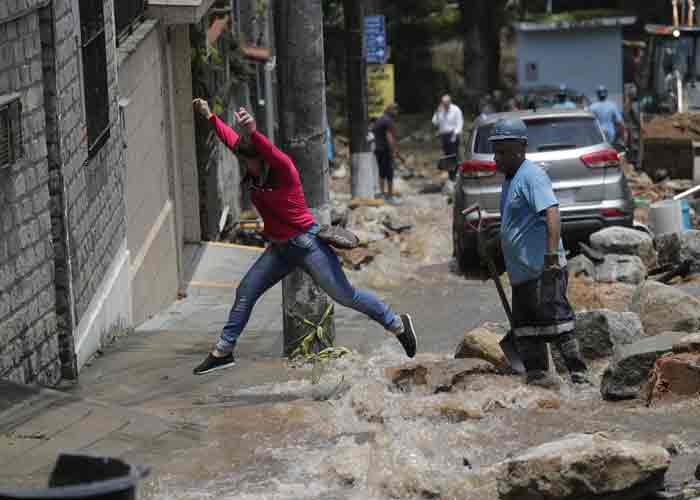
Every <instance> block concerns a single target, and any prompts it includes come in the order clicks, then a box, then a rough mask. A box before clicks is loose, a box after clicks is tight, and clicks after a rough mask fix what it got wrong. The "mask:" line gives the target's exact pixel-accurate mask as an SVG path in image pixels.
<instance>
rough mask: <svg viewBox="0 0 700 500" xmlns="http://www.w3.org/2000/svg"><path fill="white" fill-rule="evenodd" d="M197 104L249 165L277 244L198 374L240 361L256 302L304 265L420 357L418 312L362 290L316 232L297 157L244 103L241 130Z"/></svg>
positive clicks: (239, 292) (249, 182)
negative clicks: (260, 126) (237, 352)
mask: <svg viewBox="0 0 700 500" xmlns="http://www.w3.org/2000/svg"><path fill="white" fill-rule="evenodd" d="M193 104H194V107H195V109H196V111H197V112H199V113H201V114H202V115H203V116H204V117H205V118H206V119H207V120H209V122H211V124H212V126H213V127H214V130H215V131H216V134H217V135H218V136H219V139H220V140H221V141H222V142H223V143H224V144H225V145H226V146H227V147H228V148H229V149H230V150H231V151H232V152H233V153H234V154H235V155H236V156H237V158H238V159H239V160H240V163H241V165H242V166H243V167H244V168H245V172H246V175H245V178H244V180H243V183H242V187H243V188H245V189H249V190H250V192H251V195H250V197H251V200H252V202H253V205H254V206H255V208H256V209H257V211H258V212H259V213H260V216H261V217H262V219H263V222H264V225H265V229H264V233H265V236H266V237H267V239H268V240H269V241H270V244H269V245H268V246H267V248H266V249H265V251H264V252H263V253H262V255H260V257H259V258H258V259H257V260H256V261H255V263H254V264H253V267H251V268H250V269H249V270H248V272H247V273H246V275H245V277H244V278H243V280H241V282H240V284H239V285H238V288H237V289H236V300H235V302H234V304H233V307H232V308H231V311H230V313H229V317H228V321H227V322H226V324H225V325H224V327H223V330H222V332H221V337H220V338H219V341H218V342H217V343H216V345H215V346H214V348H213V350H212V351H211V352H210V353H209V354H208V355H207V357H206V359H204V361H202V363H200V364H199V365H198V366H197V367H196V368H195V369H194V374H195V375H203V374H205V373H210V372H213V371H215V370H221V369H223V368H228V367H231V366H233V365H234V364H235V359H234V356H233V350H234V348H235V346H236V343H237V342H238V339H239V337H240V335H241V333H242V332H243V329H244V328H245V326H246V324H247V323H248V320H249V318H250V315H251V313H252V312H253V307H254V306H255V303H256V302H257V300H258V299H259V298H260V296H262V294H263V293H265V292H266V291H267V290H269V289H270V288H272V286H274V285H275V284H276V283H278V282H280V281H281V280H282V279H283V278H284V277H285V276H287V275H288V274H289V273H291V272H292V271H294V270H295V269H297V268H300V269H302V270H304V271H305V272H306V273H308V274H309V276H311V278H312V279H313V280H314V282H315V283H316V284H317V285H318V286H319V287H320V288H321V289H322V290H324V291H325V292H326V293H327V294H328V295H330V297H331V298H332V299H333V300H335V301H336V302H339V303H340V304H342V305H344V306H346V307H350V308H352V309H354V310H356V311H359V312H361V313H364V314H365V315H367V316H368V317H369V318H371V319H373V320H374V321H376V322H377V323H379V324H381V325H382V326H383V327H384V328H385V329H386V330H387V331H389V332H391V333H392V334H394V335H396V338H397V340H398V342H400V343H401V345H402V346H403V348H404V350H405V351H406V354H407V355H408V356H409V357H413V356H415V354H416V346H417V339H416V334H415V331H414V328H413V322H412V320H411V317H410V316H409V315H408V314H402V315H400V316H399V315H398V314H396V313H394V312H393V311H392V310H391V308H389V306H388V305H386V304H385V303H384V302H382V301H380V300H379V299H378V298H377V297H376V296H375V295H374V294H372V293H370V292H367V291H364V290H358V289H356V288H354V287H353V286H352V285H351V284H350V282H349V281H348V278H347V277H346V276H345V273H344V272H343V268H342V266H341V264H340V260H339V259H338V256H337V255H336V254H335V252H334V251H333V249H332V248H331V247H330V245H328V244H327V243H326V242H325V241H322V240H320V239H319V238H318V237H317V236H316V235H317V234H318V232H319V230H320V226H319V225H318V224H317V223H316V222H315V221H314V218H313V215H312V214H311V211H310V210H309V208H308V207H307V205H306V200H305V199H304V191H303V190H302V186H301V179H300V177H299V172H298V170H297V168H296V166H295V165H294V163H293V162H292V160H291V158H289V156H287V155H286V154H284V153H283V152H282V151H280V150H279V149H277V148H276V147H275V146H274V145H273V144H272V143H271V142H270V140H269V139H268V138H267V137H265V136H264V135H263V134H261V133H260V132H259V131H258V130H257V128H256V124H255V120H254V119H253V117H252V116H250V114H248V112H247V111H246V110H245V109H244V108H241V109H240V110H239V112H238V113H235V117H236V121H237V122H238V123H239V124H240V129H241V134H240V135H239V134H238V133H236V132H235V131H234V130H232V129H231V128H230V127H229V126H228V125H226V124H225V123H224V122H223V121H221V120H220V119H219V117H218V116H216V115H215V114H214V113H212V112H211V110H210V109H209V105H208V103H207V101H205V100H203V99H195V100H194V103H193Z"/></svg>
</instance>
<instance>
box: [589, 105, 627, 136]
mask: <svg viewBox="0 0 700 500" xmlns="http://www.w3.org/2000/svg"><path fill="white" fill-rule="evenodd" d="M589 110H590V112H591V113H593V114H594V115H595V117H596V118H597V119H598V123H600V127H601V128H602V129H603V133H605V139H606V140H607V141H608V142H609V143H610V144H612V143H613V142H614V141H615V135H616V131H615V124H616V123H622V115H621V114H620V111H619V110H618V109H617V105H616V104H615V103H614V102H612V101H608V100H605V101H598V102H596V103H593V104H591V107H590V108H589Z"/></svg>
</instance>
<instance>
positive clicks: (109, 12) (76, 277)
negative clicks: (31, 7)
mask: <svg viewBox="0 0 700 500" xmlns="http://www.w3.org/2000/svg"><path fill="white" fill-rule="evenodd" d="M76 7H77V2H75V3H73V2H69V1H57V2H54V16H55V53H56V68H55V71H56V94H55V117H56V136H57V137H56V138H57V139H58V147H57V148H56V153H57V155H58V158H59V159H60V161H58V160H57V161H56V168H55V170H54V171H53V172H52V182H54V181H55V186H54V187H55V189H54V190H52V195H53V196H54V197H55V198H54V200H55V202H54V207H55V211H54V213H53V215H54V220H55V221H56V223H57V224H56V227H57V233H58V234H57V236H58V238H57V239H58V240H59V242H60V243H61V246H62V248H60V250H59V248H57V260H56V268H57V270H58V269H63V270H64V271H63V272H64V273H65V274H63V273H61V275H60V276H58V278H59V279H57V300H58V303H59V312H60V316H59V319H60V320H59V325H60V326H61V337H62V347H63V356H62V358H63V361H64V375H66V376H70V375H71V372H74V369H75V366H71V363H73V364H74V365H75V364H77V366H78V367H80V366H82V365H83V364H84V363H85V361H86V360H87V359H88V358H89V357H90V356H91V355H92V354H93V353H94V352H95V351H96V350H97V349H98V348H99V347H100V345H102V343H103V342H104V341H105V340H106V339H107V338H109V336H110V335H111V333H112V331H113V330H114V329H115V328H119V327H122V326H124V325H129V324H130V323H131V303H130V290H129V275H128V271H129V268H128V250H127V248H126V209H125V168H124V149H123V139H122V131H121V125H120V120H119V108H118V104H117V96H118V88H117V65H116V63H117V58H116V43H115V35H114V7H113V0H105V2H104V17H105V43H106V56H107V74H108V93H109V120H110V136H109V139H108V140H107V142H106V143H105V144H104V145H103V146H102V147H101V148H100V149H99V151H97V153H96V154H95V155H94V156H92V158H90V159H88V155H87V143H86V138H85V137H86V135H85V134H86V131H85V112H86V111H85V110H84V105H83V88H82V86H83V82H82V71H88V70H90V69H91V68H83V67H82V63H81V61H82V55H81V47H80V45H79V33H80V20H79V12H78V11H77V8H76ZM87 112H89V110H88V111H87ZM60 212H63V213H60ZM62 216H63V218H62V220H61V217H62ZM59 222H61V223H62V224H63V227H58V223H59ZM71 341H72V342H73V345H70V344H71ZM72 353H76V354H77V356H75V357H74V356H71V354H72ZM73 374H74V373H73Z"/></svg>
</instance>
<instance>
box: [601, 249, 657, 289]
mask: <svg viewBox="0 0 700 500" xmlns="http://www.w3.org/2000/svg"><path fill="white" fill-rule="evenodd" d="M646 277H647V268H646V266H645V265H644V262H642V259H640V258H639V257H638V256H636V255H620V254H606V255H605V260H604V261H603V262H602V263H601V264H599V265H598V266H597V267H596V275H595V278H596V281H600V282H602V283H615V282H620V283H629V284H632V285H638V284H639V283H641V282H643V281H644V280H645V279H646Z"/></svg>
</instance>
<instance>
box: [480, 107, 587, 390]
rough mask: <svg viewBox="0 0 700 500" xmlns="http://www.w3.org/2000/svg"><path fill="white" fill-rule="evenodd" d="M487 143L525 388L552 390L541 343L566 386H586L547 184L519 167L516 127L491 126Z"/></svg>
mask: <svg viewBox="0 0 700 500" xmlns="http://www.w3.org/2000/svg"><path fill="white" fill-rule="evenodd" d="M489 141H490V142H491V144H492V145H493V149H494V154H495V156H494V159H495V161H496V168H497V169H498V170H499V171H500V172H502V173H503V174H504V175H505V179H504V181H503V185H502V187H501V234H500V245H501V251H502V253H503V256H504V259H505V264H506V271H507V272H508V278H509V279H510V283H511V287H512V301H513V302H512V304H513V308H512V313H513V334H514V335H515V338H516V341H517V346H518V351H519V352H520V355H521V357H522V358H523V363H524V365H525V369H526V371H527V383H528V384H533V385H538V386H541V387H547V388H555V387H557V386H558V379H557V378H555V377H553V376H552V375H551V374H550V373H549V370H548V368H549V366H548V365H549V359H548V354H547V345H546V344H547V343H549V342H551V343H553V344H555V345H556V346H557V347H558V348H559V351H560V352H561V354H562V357H563V358H564V362H565V363H566V367H567V368H568V370H569V373H570V374H571V380H572V382H574V383H576V384H583V383H588V376H587V372H588V369H587V367H586V363H585V362H584V360H583V357H582V356H581V352H580V350H579V346H578V342H577V340H576V338H575V336H574V326H575V319H576V315H575V314H574V311H573V309H572V308H571V305H570V304H569V301H568V299H567V297H566V288H567V284H568V271H567V269H566V257H565V254H564V246H563V244H562V241H561V236H560V218H559V201H558V200H557V198H556V197H555V196H554V191H553V190H552V182H551V181H550V179H549V177H548V176H547V174H546V173H545V172H544V170H542V169H541V168H540V167H539V166H537V165H535V164H534V163H532V162H530V161H529V160H526V159H525V152H526V151H527V127H526V126H525V123H524V122H523V121H522V120H521V119H519V118H512V119H501V120H499V121H497V122H496V124H495V125H494V127H493V129H492V131H491V134H490V136H489Z"/></svg>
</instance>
